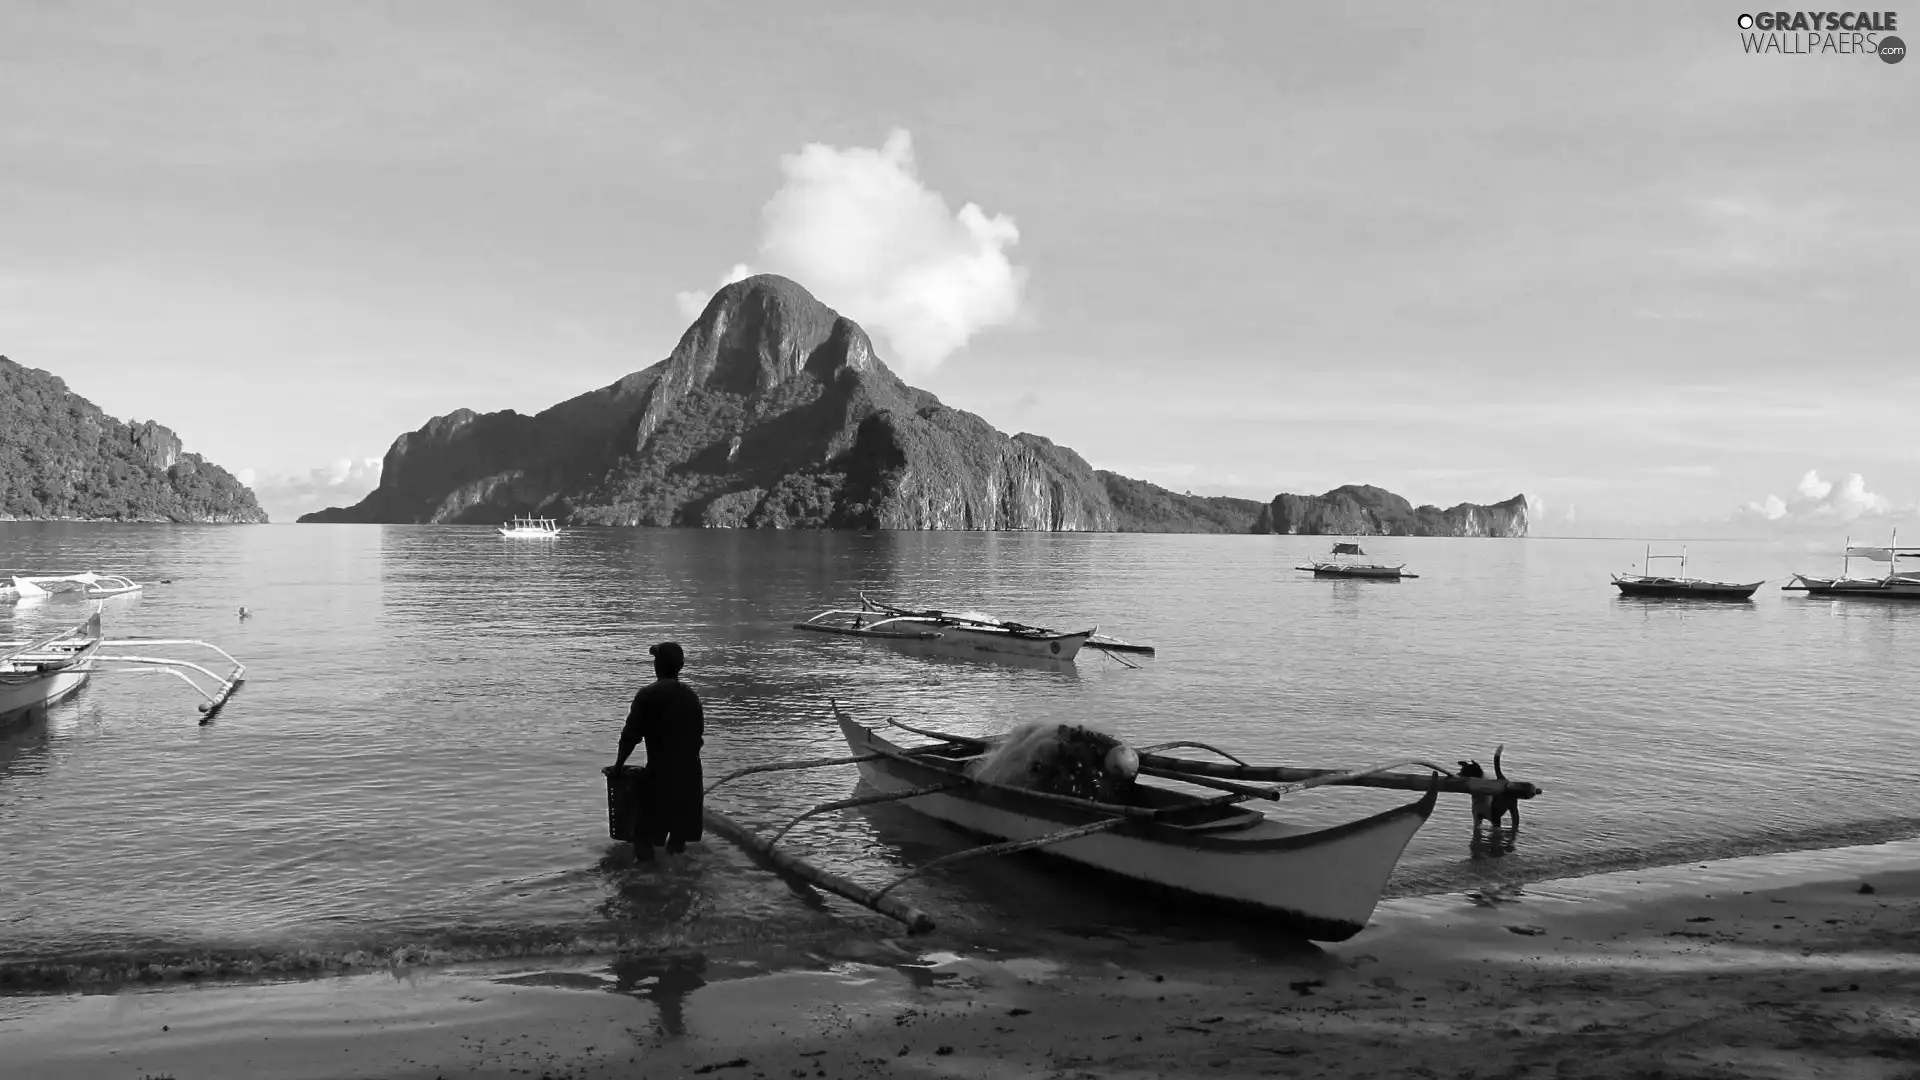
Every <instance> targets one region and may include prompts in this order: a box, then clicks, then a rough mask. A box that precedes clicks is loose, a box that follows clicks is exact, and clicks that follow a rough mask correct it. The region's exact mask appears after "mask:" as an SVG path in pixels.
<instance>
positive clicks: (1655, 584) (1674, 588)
mask: <svg viewBox="0 0 1920 1080" xmlns="http://www.w3.org/2000/svg"><path fill="white" fill-rule="evenodd" d="M1613 584H1614V586H1615V587H1616V588H1618V589H1619V590H1620V594H1621V595H1622V596H1645V597H1657V598H1660V599H1665V600H1750V599H1752V598H1753V594H1754V593H1755V592H1757V591H1759V589H1760V586H1761V585H1762V584H1763V582H1759V581H1756V582H1754V583H1752V584H1751V585H1745V584H1737V583H1734V582H1725V581H1679V580H1664V581H1663V580H1652V581H1640V580H1635V579H1632V578H1620V577H1616V578H1614V579H1613Z"/></svg>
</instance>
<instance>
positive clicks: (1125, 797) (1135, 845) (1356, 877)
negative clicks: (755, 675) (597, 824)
mask: <svg viewBox="0 0 1920 1080" xmlns="http://www.w3.org/2000/svg"><path fill="white" fill-rule="evenodd" d="M833 713H834V718H835V720H836V721H837V722H838V723H839V725H840V731H841V734H842V736H843V737H844V738H845V739H846V741H847V747H848V749H849V750H851V751H852V756H850V757H838V758H817V759H811V760H805V761H789V762H771V763H768V764H763V765H751V766H747V767H746V768H742V769H737V770H735V771H733V772H730V773H728V774H727V775H725V776H722V777H721V778H720V779H718V780H716V781H714V783H713V784H711V785H709V787H708V788H707V791H708V792H709V793H711V792H712V791H713V790H714V789H715V788H718V787H720V786H721V785H723V784H727V783H730V782H732V781H735V780H738V779H741V778H743V777H746V776H749V775H754V774H767V773H773V772H782V771H789V770H796V769H814V768H825V767H830V766H836V765H858V766H859V767H860V773H861V777H862V779H863V780H865V781H866V783H867V784H868V785H869V786H870V787H872V788H874V789H875V793H873V794H865V795H856V796H853V797H851V798H846V799H836V800H834V801H831V802H825V803H821V804H819V805H818V806H815V807H813V808H811V809H809V810H807V811H805V812H804V813H801V814H800V815H798V816H797V817H794V818H792V819H791V820H789V821H788V822H787V823H786V824H785V825H784V826H782V827H781V828H780V829H779V830H778V831H777V832H775V833H774V834H773V835H772V836H771V838H767V837H761V836H759V835H756V834H755V833H753V832H752V831H750V830H748V829H746V828H745V827H743V826H741V825H740V824H739V823H737V822H735V821H734V820H732V819H731V818H729V817H727V816H726V815H725V814H722V813H720V812H718V811H717V810H715V809H714V808H713V807H712V805H711V803H709V805H708V806H707V807H706V809H705V811H704V818H705V821H706V823H707V825H708V826H709V827H711V828H712V829H713V830H714V831H715V832H716V833H718V834H720V835H722V836H725V837H726V838H727V839H729V840H732V841H734V842H735V843H738V844H740V845H741V846H742V847H744V848H746V849H747V850H748V851H750V852H752V853H753V854H755V855H758V856H760V857H761V858H762V859H764V860H765V861H767V862H769V863H771V864H772V866H773V868H774V869H776V870H779V871H781V872H783V873H786V874H789V875H791V876H793V877H796V878H798V879H800V880H803V881H805V882H807V883H809V884H812V885H815V886H817V887H819V888H822V889H825V890H826V891H829V892H832V893H834V894H836V895H838V896H843V897H845V898H847V899H849V900H852V901H854V902H856V903H859V904H862V905H864V906H866V907H869V908H872V909H874V910H876V911H879V912H881V913H883V914H886V915H889V916H892V917H893V918H896V919H899V920H900V921H901V922H903V923H906V924H907V925H908V927H910V928H911V929H914V930H916V931H919V930H926V929H931V928H932V926H933V920H932V918H931V917H930V916H929V915H927V914H926V913H925V912H923V911H921V910H919V909H918V908H914V907H912V906H911V905H909V904H906V903H905V902H903V901H902V900H900V898H899V897H898V896H897V895H894V894H893V893H894V890H895V889H896V888H897V887H898V886H899V885H901V884H903V883H904V882H906V881H908V880H910V879H911V878H914V877H916V876H918V875H920V874H923V873H925V872H927V871H928V870H931V869H933V868H935V867H937V866H942V865H946V864H950V863H953V862H957V861H959V860H962V859H971V858H976V857H979V856H985V855H1005V854H1012V853H1014V852H1018V851H1029V850H1036V849H1041V848H1045V849H1047V850H1048V851H1049V852H1050V853H1051V854H1055V855H1059V856H1060V857H1062V858H1064V859H1068V860H1070V861H1073V862H1077V863H1080V864H1082V865H1084V866H1089V867H1093V868H1096V869H1099V870H1102V871H1106V872H1108V873H1110V874H1114V875H1117V876H1119V877H1121V878H1125V879H1128V880H1130V881H1132V882H1134V883H1135V884H1136V885H1140V886H1144V887H1149V888H1151V889H1153V890H1155V891H1164V892H1170V893H1173V894H1180V895H1185V896H1187V897H1189V898H1198V899H1202V900H1205V901H1209V902H1213V903H1217V904H1223V905H1226V906H1228V907H1234V908H1239V909H1242V910H1247V911H1251V912H1254V913H1257V914H1258V915H1259V916H1260V917H1262V918H1265V919H1268V920H1274V921H1277V922H1279V923H1280V924H1281V925H1283V926H1284V927H1286V928H1288V929H1290V930H1292V931H1294V932H1296V933H1299V934H1301V935H1303V936H1305V937H1308V938H1311V939H1314V940H1320V941H1343V940H1345V939H1347V938H1349V937H1352V936H1353V935H1354V934H1356V933H1358V932H1359V931H1360V930H1361V929H1362V928H1364V927H1365V926H1366V924H1367V920H1368V919H1369V918H1370V917H1371V916H1372V913H1373V909H1374V906H1375V905H1376V904H1377V903H1378V902H1379V897H1380V893H1381V890H1382V889H1383V888H1384V887H1385V886H1386V883H1387V880H1388V878H1389V877H1390V876H1391V874H1392V872H1393V868H1394V866H1395V865H1396V864H1397V863H1398V862H1399V859H1400V856H1401V854H1402V852H1404V850H1405V849H1406V846H1407V843H1408V842H1409V841H1410V840H1411V839H1412V838H1413V835H1414V833H1416V832H1417V831H1418V830H1419V829H1420V826H1421V825H1422V824H1423V823H1424V822H1425V821H1426V820H1427V818H1428V817H1429V816H1430V815H1431V814H1432V811H1433V807H1434V803H1435V800H1436V796H1437V795H1438V794H1439V793H1440V792H1457V793H1461V794H1469V795H1510V796H1513V797H1515V798H1521V799H1530V798H1532V797H1534V796H1535V795H1537V794H1539V788H1537V787H1536V786H1535V785H1533V784H1529V783H1524V782H1521V781H1514V780H1506V779H1488V778H1483V777H1467V776H1455V775H1451V774H1450V773H1449V772H1448V770H1446V769H1445V768H1443V767H1441V766H1439V765H1434V764H1431V763H1429V762H1424V761H1419V760H1417V759H1408V760H1406V761H1399V762H1394V763H1391V764H1387V765H1379V766H1374V767H1371V768H1365V769H1358V770H1352V771H1340V770H1332V769H1288V768H1282V767H1261V766H1251V765H1247V764H1245V763H1244V762H1241V761H1240V760H1239V759H1238V758H1234V757H1233V756H1232V755H1230V754H1227V753H1225V752H1224V751H1221V750H1217V749H1215V748H1213V747H1210V746H1206V745H1205V744H1203V743H1194V742H1184V741H1181V742H1170V743H1163V744H1160V745H1158V746H1152V747H1146V748H1143V749H1141V750H1139V751H1135V750H1134V749H1132V748H1131V747H1128V746H1126V745H1125V744H1123V743H1121V742H1119V740H1117V739H1114V738H1112V737H1111V736H1107V735H1103V734H1099V733H1096V732H1092V731H1089V730H1088V729H1086V728H1083V727H1079V726H1075V725H1060V724H1028V725H1022V726H1021V727H1020V728H1016V729H1015V730H1014V731H1013V732H1011V733H1009V734H1008V735H1004V736H996V737H990V738H975V737H970V736H964V735H951V734H947V733H945V732H939V731H930V730H926V729H924V728H918V727H914V726H912V725H909V724H904V723H901V722H900V721H898V720H893V719H889V720H888V721H887V723H889V724H891V725H893V726H894V727H897V728H900V729H901V730H903V731H908V732H912V733H913V734H916V735H920V736H923V737H926V738H930V739H933V740H936V741H935V742H934V743H933V744H931V745H924V746H915V747H905V746H900V745H898V744H896V743H894V742H892V741H890V740H888V739H886V738H883V737H882V736H881V735H880V734H878V732H877V731H876V730H875V729H872V728H868V727H866V726H864V725H862V724H859V723H856V722H855V721H854V720H853V719H852V718H851V717H850V716H848V715H847V714H846V713H845V712H843V711H842V710H841V709H840V708H839V706H838V705H837V704H835V705H834V706H833ZM1178 746H1191V747H1198V748H1200V749H1204V750H1208V751H1211V752H1213V753H1216V754H1220V755H1221V756H1222V757H1224V758H1227V759H1228V760H1229V761H1231V762H1233V764H1231V765H1228V764H1221V763H1217V762H1210V761H1191V760H1187V759H1182V758H1171V757H1165V756H1161V755H1160V754H1158V753H1156V751H1161V750H1167V749H1172V748H1174V747H1178ZM1409 765H1411V766H1417V767H1420V768H1424V769H1426V770H1428V774H1427V775H1424V776H1422V775H1416V774H1409V773H1400V772H1395V771H1394V770H1396V769H1398V768H1401V767H1403V766H1409ZM606 771H607V773H608V811H609V815H610V817H609V834H610V835H612V836H613V837H614V838H615V839H626V838H627V836H626V835H624V834H623V831H622V828H623V827H622V825H621V818H622V815H623V814H624V813H625V811H623V810H622V809H621V808H620V800H619V796H618V795H617V794H616V792H617V791H618V789H619V788H620V785H621V784H622V783H623V780H622V779H621V778H620V777H618V776H616V775H615V772H614V770H606ZM1146 776H1151V777H1159V778H1163V779H1168V780H1175V781H1179V782H1182V783H1186V784H1191V785H1195V786H1199V787H1206V788H1212V789H1214V790H1217V791H1221V792H1224V793H1225V794H1221V795H1217V796H1212V797H1208V796H1203V795H1194V794H1188V793H1186V792H1183V791H1180V790H1178V789H1174V788H1168V787H1161V786H1158V785H1153V784H1147V783H1141V782H1138V780H1139V778H1140V777H1146ZM1229 778H1232V779H1229ZM1243 780H1257V781H1261V782H1262V783H1260V784H1252V783H1244V782H1241V781H1243ZM1276 781H1278V782H1277V783H1276ZM1326 785H1358V786H1367V787H1380V788H1396V789H1402V790H1416V791H1420V792H1422V795H1421V797H1420V798H1419V799H1418V800H1416V801H1414V802H1411V803H1407V804H1405V805H1402V806H1399V807H1396V808H1394V809H1390V810H1387V811H1384V812H1382V813H1377V814H1372V815H1369V816H1366V817H1362V818H1358V819H1356V820H1353V821H1348V822H1345V823H1343V824H1339V825H1333V826H1324V827H1321V826H1308V825H1300V824H1294V823H1289V822H1286V821H1281V820H1278V819H1274V818H1269V817H1267V816H1266V815H1264V814H1260V813H1257V812H1254V811H1251V810H1248V809H1246V808H1245V807H1244V806H1242V805H1240V804H1242V803H1245V802H1248V801H1250V800H1253V799H1267V800H1277V799H1279V798H1281V797H1282V796H1285V795H1288V794H1291V793H1293V792H1297V791H1301V790H1305V789H1308V788H1315V787H1320V786H1326ZM885 802H906V803H907V804H908V805H910V806H911V807H912V808H913V809H915V810H916V811H918V812H920V813H923V814H926V815H928V816H930V817H933V818H936V819H938V820H941V821H945V822H947V823H949V824H952V825H955V826H958V827H960V828H963V829H967V830H970V831H973V832H976V833H979V834H983V835H985V836H988V837H990V838H993V839H994V840H995V841H996V842H994V843H989V844H986V845H983V846H978V847H971V848H966V849H963V850H961V851H957V852H954V853H952V854H950V855H946V856H942V857H940V858H937V859H933V860H931V861H929V862H926V863H923V864H921V865H920V866H919V867H917V868H915V869H914V870H911V871H909V872H908V873H906V874H904V875H901V876H900V877H897V878H895V879H894V880H893V881H892V882H891V883H889V884H888V885H886V886H885V887H883V888H880V889H877V890H875V889H869V888H866V887H864V886H861V885H858V884H855V883H853V882H851V881H848V880H847V879H845V878H842V877H840V876H838V875H836V874H833V873H831V872H829V871H825V870H822V869H820V868H818V867H815V866H812V865H810V864H808V863H806V862H804V861H803V860H801V859H799V858H796V857H795V856H793V855H792V854H789V853H787V852H785V851H783V850H781V849H780V848H779V847H778V846H777V845H778V842H779V840H780V838H781V837H782V836H784V835H785V834H786V833H787V832H788V831H789V830H791V829H792V828H793V827H794V826H795V825H797V824H799V823H800V822H801V821H803V820H805V819H807V818H810V817H813V816H815V815H818V814H823V813H829V812H833V811H837V810H845V809H850V808H853V807H858V806H868V805H873V804H876V803H885Z"/></svg>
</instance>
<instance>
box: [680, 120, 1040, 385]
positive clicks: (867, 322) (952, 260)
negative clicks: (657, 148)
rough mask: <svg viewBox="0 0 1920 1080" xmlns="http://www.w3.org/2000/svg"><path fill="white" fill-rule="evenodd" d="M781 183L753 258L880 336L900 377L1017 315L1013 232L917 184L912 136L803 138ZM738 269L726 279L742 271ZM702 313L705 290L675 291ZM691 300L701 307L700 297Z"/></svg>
mask: <svg viewBox="0 0 1920 1080" xmlns="http://www.w3.org/2000/svg"><path fill="white" fill-rule="evenodd" d="M780 171H781V173H782V175H783V176H784V177H785V182H784V183H783V184H782V185H781V187H780V189H779V190H778V191H776V192H775V193H774V195H773V197H772V198H771V199H769V200H768V201H767V204H766V206H765V207H763V208H762V210H761V224H762V231H761V238H760V260H761V262H762V264H763V265H762V266H760V267H758V268H757V269H756V270H755V271H751V272H771V273H778V274H784V275H786V276H787V277H790V278H793V279H794V280H795V281H798V282H800V283H801V284H802V285H804V286H805V287H806V288H807V289H808V290H809V291H810V292H812V293H813V294H814V295H815V296H818V297H819V298H820V299H821V300H822V301H823V302H824V303H826V304H828V305H829V306H831V307H834V308H837V309H838V310H839V311H841V312H842V313H844V314H845V315H847V316H848V317H849V318H852V319H853V320H854V321H856V322H858V323H860V324H861V325H862V326H863V327H865V328H866V330H867V332H868V333H869V334H871V335H873V336H874V337H875V338H876V339H878V340H881V341H884V342H885V343H886V345H887V349H886V350H885V351H884V352H883V354H882V355H883V356H884V357H886V358H887V359H888V360H889V361H891V362H892V363H893V364H894V365H895V366H897V367H898V368H900V369H901V370H902V371H903V372H906V373H909V374H918V373H925V372H928V371H931V370H933V369H934V368H936V367H938V366H939V365H940V364H941V363H942V362H943V361H945V360H946V359H947V357H949V356H951V355H953V353H954V352H956V351H958V350H959V349H961V348H963V347H964V346H965V345H966V344H967V343H968V342H969V341H971V340H972V339H973V337H974V336H975V335H977V334H979V333H981V332H982V331H985V330H990V329H992V328H994V327H997V326H1005V325H1007V324H1009V323H1011V322H1013V321H1014V320H1015V319H1016V318H1017V317H1018V316H1019V315H1020V312H1021V303H1022V293H1023V290H1024V288H1025V285H1026V278H1027V271H1026V269H1025V268H1023V267H1020V266H1016V265H1015V264H1014V263H1013V261H1012V259H1011V257H1010V255H1009V249H1010V248H1012V247H1013V245H1015V244H1016V243H1018V242H1019V240H1020V230H1019V229H1018V228H1017V227H1016V226H1015V225H1014V223H1013V219H1011V218H1009V217H1007V216H1006V215H1004V214H996V215H993V216H991V217H989V216H988V215H987V213H986V211H984V210H982V209H981V208H980V207H979V206H978V205H976V204H974V203H967V204H965V205H963V206H961V207H960V209H959V211H958V212H955V211H953V210H951V209H949V207H948V205H947V201H946V199H945V198H943V197H942V196H941V195H940V193H939V192H936V191H933V190H931V189H930V188H928V187H927V186H926V185H925V184H923V183H922V182H921V180H920V177H919V175H918V172H917V170H916V168H915V165H914V158H913V139H912V136H911V135H910V134H908V133H907V132H906V131H905V130H901V129H896V130H894V131H893V133H892V134H890V135H888V136H887V141H886V143H885V145H883V146H881V147H880V148H879V149H878V150H874V149H869V148H866V147H858V146H855V147H848V148H846V149H840V148H837V147H833V146H828V145H826V144H825V143H809V144H807V145H806V146H804V147H802V148H801V149H800V151H799V152H798V153H795V154H788V155H785V156H783V157H782V158H781V159H780ZM749 272H750V271H749V270H748V268H747V267H746V266H745V265H739V266H736V267H734V269H733V271H732V272H731V273H730V274H729V275H728V277H727V278H726V280H723V281H722V282H721V284H722V285H724V284H726V283H727V282H728V281H735V280H738V279H739V278H740V277H744V276H747V273H749ZM674 299H675V302H676V303H677V304H678V305H679V306H680V310H681V311H682V312H683V313H685V312H688V311H689V310H691V312H692V314H691V315H689V316H688V317H689V318H692V317H693V316H694V315H697V314H699V311H700V309H701V308H703V307H704V306H705V304H706V301H707V297H705V296H699V295H698V294H692V293H680V294H678V295H677V296H676V297H675V298H674ZM696 301H697V303H696Z"/></svg>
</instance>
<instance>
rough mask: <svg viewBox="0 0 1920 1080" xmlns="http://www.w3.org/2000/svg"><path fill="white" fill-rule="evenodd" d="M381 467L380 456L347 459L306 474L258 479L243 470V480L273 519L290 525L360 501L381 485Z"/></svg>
mask: <svg viewBox="0 0 1920 1080" xmlns="http://www.w3.org/2000/svg"><path fill="white" fill-rule="evenodd" d="M380 464H381V463H380V459H379V458H377V457H362V458H348V457H343V458H335V459H334V460H333V461H330V462H328V463H327V464H325V465H322V466H321V467H319V468H317V469H309V470H307V471H306V472H305V473H272V474H268V475H266V476H261V477H258V478H257V479H256V477H255V473H254V470H252V469H242V470H240V473H239V477H240V481H241V483H244V484H246V485H247V486H248V487H250V488H252V489H253V494H254V497H255V498H257V499H259V500H260V505H261V507H262V508H264V509H265V510H266V512H267V516H268V517H269V518H271V519H272V520H274V521H280V522H286V521H292V520H294V519H295V518H297V517H299V516H300V515H301V514H308V513H312V512H313V511H315V510H324V509H326V508H327V507H329V506H351V505H353V504H354V503H357V502H359V501H360V500H361V499H363V498H365V497H366V495H367V493H368V492H370V491H372V490H373V489H374V488H376V487H378V486H380Z"/></svg>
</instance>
